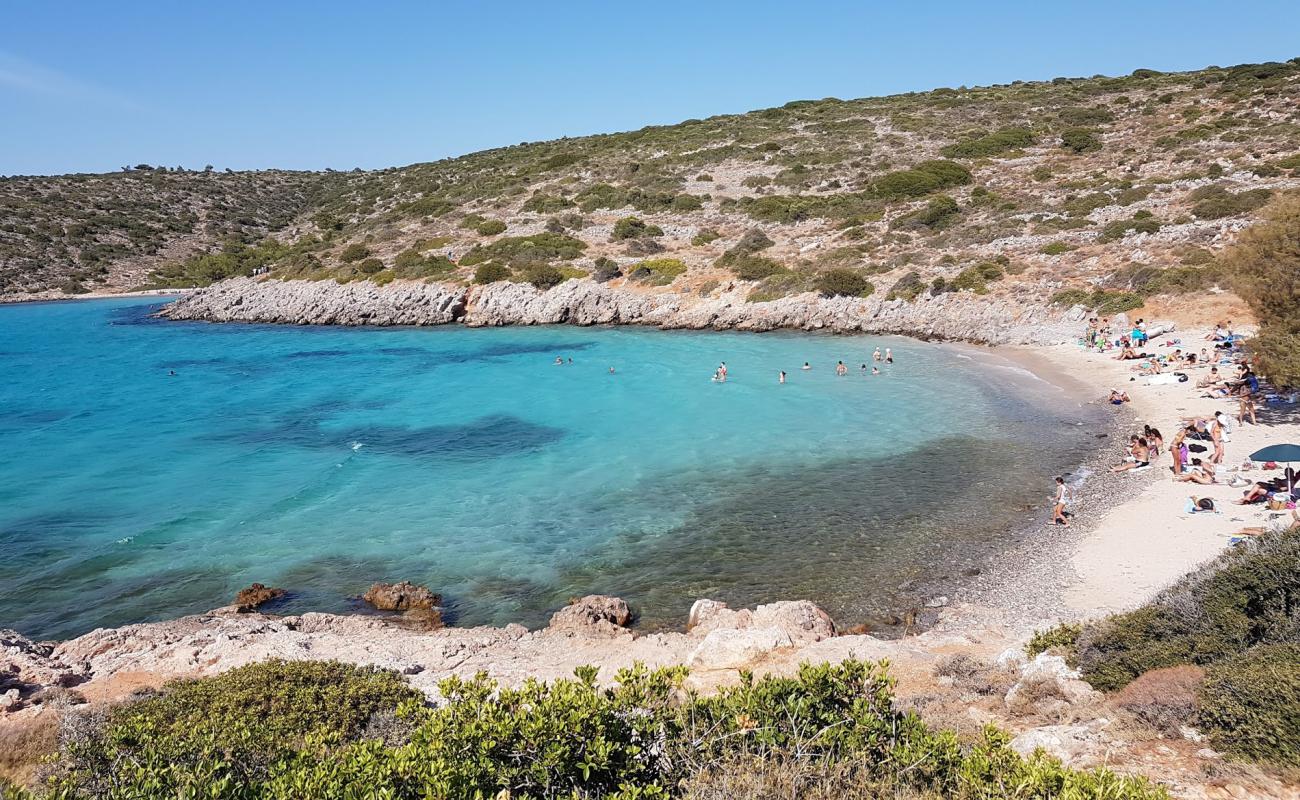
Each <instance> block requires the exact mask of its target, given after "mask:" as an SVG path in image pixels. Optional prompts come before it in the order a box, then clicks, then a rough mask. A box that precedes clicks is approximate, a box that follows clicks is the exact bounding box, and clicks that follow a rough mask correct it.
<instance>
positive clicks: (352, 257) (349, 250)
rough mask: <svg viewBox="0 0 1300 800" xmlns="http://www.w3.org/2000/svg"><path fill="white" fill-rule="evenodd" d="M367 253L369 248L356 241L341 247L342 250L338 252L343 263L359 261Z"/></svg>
mask: <svg viewBox="0 0 1300 800" xmlns="http://www.w3.org/2000/svg"><path fill="white" fill-rule="evenodd" d="M369 255H370V248H369V247H366V246H365V245H364V244H361V243H359V242H356V243H353V244H350V245H348V246H347V247H345V248H343V252H341V253H339V261H342V262H343V263H344V264H351V263H353V262H355V261H360V260H361V259H363V258H365V257H366V256H369Z"/></svg>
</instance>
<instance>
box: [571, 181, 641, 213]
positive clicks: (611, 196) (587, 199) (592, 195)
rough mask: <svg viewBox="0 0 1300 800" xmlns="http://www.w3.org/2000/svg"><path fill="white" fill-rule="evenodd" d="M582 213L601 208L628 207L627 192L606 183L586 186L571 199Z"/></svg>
mask: <svg viewBox="0 0 1300 800" xmlns="http://www.w3.org/2000/svg"><path fill="white" fill-rule="evenodd" d="M573 199H574V200H576V201H577V203H578V207H579V208H581V209H582V210H583V211H587V212H590V211H596V210H599V209H602V208H622V207H623V206H625V205H628V196H627V192H625V191H624V190H622V189H620V188H618V187H616V186H610V185H609V184H608V183H597V184H593V185H591V186H588V187H587V188H586V189H583V190H582V191H580V192H578V193H577V194H576V195H574V197H573Z"/></svg>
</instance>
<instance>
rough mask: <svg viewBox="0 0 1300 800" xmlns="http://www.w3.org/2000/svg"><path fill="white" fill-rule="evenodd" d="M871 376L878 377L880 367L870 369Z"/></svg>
mask: <svg viewBox="0 0 1300 800" xmlns="http://www.w3.org/2000/svg"><path fill="white" fill-rule="evenodd" d="M871 374H872V375H879V374H880V367H872V368H871Z"/></svg>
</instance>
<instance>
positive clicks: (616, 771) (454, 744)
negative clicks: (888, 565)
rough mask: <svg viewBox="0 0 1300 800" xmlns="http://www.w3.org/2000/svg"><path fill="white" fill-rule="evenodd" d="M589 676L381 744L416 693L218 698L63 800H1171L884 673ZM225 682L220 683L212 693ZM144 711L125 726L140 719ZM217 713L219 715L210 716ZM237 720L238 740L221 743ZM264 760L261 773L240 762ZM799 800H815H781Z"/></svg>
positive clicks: (110, 746) (116, 735)
mask: <svg viewBox="0 0 1300 800" xmlns="http://www.w3.org/2000/svg"><path fill="white" fill-rule="evenodd" d="M262 666H263V665H255V666H253V667H249V668H245V670H247V671H251V672H253V673H256V672H258V671H259V670H261V669H262ZM576 673H577V679H576V680H574V679H569V680H558V681H555V682H553V683H549V684H548V683H543V682H541V681H537V680H529V681H527V682H525V683H524V685H523V686H521V687H518V688H508V687H502V686H499V685H498V684H497V683H496V682H494V681H492V680H490V679H489V678H487V677H486V676H485V675H482V674H480V675H479V676H477V677H475V678H473V679H469V680H464V679H461V678H455V677H452V678H447V679H445V680H444V681H442V683H441V684H440V685H439V691H440V694H441V695H442V697H443V698H445V702H444V703H443V704H440V705H439V706H438V707H437V708H424V707H421V706H420V705H419V703H418V700H416V699H411V700H410V701H408V702H406V703H404V704H403V705H401V706H400V708H399V709H398V710H397V712H396V715H395V717H396V721H397V722H398V723H399V724H398V726H397V727H398V730H397V731H395V732H394V734H393V735H389V736H387V737H383V736H379V735H366V734H365V733H364V731H365V729H364V728H363V727H362V725H364V722H363V721H362V717H363V716H364V715H367V714H368V715H369V716H368V718H374V717H375V716H376V715H377V714H379V715H382V714H385V713H390V712H388V709H389V708H391V706H392V703H393V702H398V701H400V700H401V699H402V696H405V693H410V692H411V690H410V689H407V688H405V687H400V689H399V688H398V687H393V688H392V689H391V690H387V691H386V690H384V689H381V690H380V691H377V692H375V694H376V696H382V697H383V699H382V700H378V701H375V702H369V703H363V702H361V701H359V700H358V698H357V697H355V696H354V695H352V694H351V693H350V692H348V691H347V689H348V688H351V686H352V683H351V681H350V680H349V679H346V678H345V679H344V682H345V687H346V688H335V687H328V686H314V687H313V691H314V692H315V694H312V693H305V696H304V697H301V698H298V697H294V698H293V699H295V700H301V701H305V703H306V704H307V706H308V707H307V709H306V711H305V712H304V711H303V710H302V709H301V708H300V707H299V703H297V702H294V703H290V704H288V705H270V706H267V705H265V704H261V703H259V702H257V701H258V700H260V699H261V698H260V697H258V696H254V697H253V698H252V699H253V701H254V703H253V704H252V706H251V707H249V708H248V709H247V710H246V711H244V712H243V713H240V709H239V708H238V703H239V701H241V700H242V699H244V697H245V696H243V695H241V696H239V697H236V698H235V701H236V702H235V703H222V702H221V699H220V698H219V697H216V696H213V695H212V694H209V695H208V696H207V697H204V698H199V699H197V700H196V701H195V702H193V703H190V704H188V705H187V707H185V708H184V709H183V710H184V712H185V713H184V716H183V717H182V718H181V719H177V720H168V719H166V718H160V717H158V716H156V715H155V716H152V717H149V718H148V719H149V720H150V722H149V724H156V727H154V728H152V729H150V728H148V724H145V723H141V724H139V725H137V726H134V727H133V726H132V725H130V724H126V725H122V724H119V725H115V726H114V727H113V728H111V732H110V734H109V735H108V736H103V737H99V738H98V739H96V740H95V742H96V745H94V746H91V747H90V750H91V751H92V752H93V753H95V754H97V755H100V756H101V757H115V756H119V755H120V756H123V757H121V758H119V759H118V760H115V761H102V760H101V761H78V760H77V759H76V758H75V757H74V758H69V759H68V761H69V763H70V764H71V767H70V768H65V770H64V771H63V773H62V774H61V776H60V777H59V778H58V779H57V781H56V784H55V786H54V796H55V797H59V798H65V797H73V796H83V795H86V794H91V795H108V794H110V790H109V788H108V787H109V786H111V796H114V797H140V798H149V797H164V796H168V797H177V796H180V797H195V796H213V797H216V796H220V797H258V798H265V799H266V800H289V799H290V798H304V797H386V798H393V800H406V799H407V798H410V799H411V800H415V798H425V797H456V798H459V797H480V798H489V797H504V796H506V795H509V796H510V797H517V798H521V800H523V799H524V798H568V797H573V798H577V797H592V798H594V797H604V798H610V800H667V798H669V797H673V796H682V797H696V798H699V797H701V795H700V794H699V792H702V791H709V790H710V787H713V789H712V791H721V794H720V795H717V794H715V795H705V796H710V797H718V796H720V797H728V798H729V797H733V796H745V797H754V796H756V794H755V791H756V790H759V789H761V788H762V787H763V786H764V785H766V784H767V783H768V781H767V780H766V776H761V777H756V778H755V779H754V780H752V781H751V782H750V783H749V784H747V785H744V784H738V783H735V782H734V781H735V780H737V779H740V778H742V777H743V775H744V774H745V770H746V769H748V770H750V771H751V774H752V771H755V770H768V769H770V768H772V767H774V766H778V765H789V764H797V765H799V767H800V768H802V769H804V770H806V771H807V774H808V775H809V777H812V776H814V775H820V776H822V777H821V778H820V779H819V780H822V781H825V780H831V779H832V778H831V776H835V777H834V778H833V780H835V781H836V783H835V785H830V786H826V789H827V790H828V791H829V794H828V795H826V796H827V797H836V798H841V797H862V798H868V797H870V798H876V797H896V796H902V797H944V798H952V799H953V800H986V799H987V798H991V797H998V798H1004V799H1006V800H1031V798H1042V797H1077V798H1118V797H1123V798H1127V799H1128V800H1157V799H1158V798H1166V797H1167V795H1166V793H1165V792H1164V791H1163V790H1161V789H1159V788H1157V787H1152V786H1150V785H1149V784H1148V783H1147V782H1146V781H1145V780H1143V779H1140V778H1123V777H1118V776H1116V775H1114V774H1112V773H1110V772H1107V771H1105V770H1097V771H1091V772H1082V771H1075V770H1070V769H1066V768H1065V767H1063V766H1062V765H1061V763H1060V762H1059V761H1057V760H1056V759H1053V758H1050V757H1048V756H1046V755H1044V754H1042V753H1041V752H1040V753H1037V754H1035V755H1033V756H1031V757H1029V758H1022V757H1021V756H1019V755H1017V754H1016V753H1015V751H1013V750H1012V749H1011V748H1010V747H1009V741H1010V740H1009V737H1008V736H1007V735H1006V734H1004V733H1001V732H999V731H997V730H996V729H993V728H987V729H985V731H984V735H983V736H982V737H981V739H980V741H978V742H976V743H975V744H973V745H972V746H970V747H963V746H962V745H961V744H960V743H959V742H958V740H957V738H956V736H954V735H953V734H951V733H946V732H935V731H932V730H930V729H929V728H928V727H926V725H925V724H924V723H923V722H922V721H921V720H920V719H919V718H918V717H917V716H916V715H915V714H913V713H910V712H904V711H901V710H899V709H898V708H897V707H896V706H895V704H894V699H893V683H892V681H891V680H890V679H889V678H888V677H887V676H886V675H885V672H884V669H883V667H882V666H881V665H877V664H871V663H864V662H861V661H854V660H849V661H845V662H843V663H841V664H834V665H831V664H826V665H820V666H811V665H806V664H805V665H803V666H801V667H800V668H799V671H798V674H797V675H796V676H795V677H790V678H779V677H764V678H762V679H757V680H756V679H754V678H753V677H752V676H750V675H743V676H742V680H741V683H740V684H739V685H736V686H731V687H726V688H723V689H721V690H720V691H719V692H718V693H717V694H715V695H711V696H708V697H701V696H699V695H696V694H694V693H689V692H684V691H683V690H682V688H681V685H682V680H683V678H684V677H685V674H686V673H685V669H683V668H680V667H678V668H669V669H660V670H654V671H651V670H648V669H645V668H644V667H640V666H638V667H634V668H632V669H625V670H621V671H620V672H619V673H618V674H617V675H616V676H615V684H614V685H613V686H611V687H609V688H600V687H598V686H597V685H596V684H595V675H596V669H595V668H594V667H584V668H580V669H578V670H577V671H576ZM381 674H384V673H381ZM213 680H220V679H219V678H218V679H207V681H213ZM388 680H397V681H398V682H399V683H400V679H396V678H395V676H391V677H390V678H388ZM207 681H201V682H199V683H200V684H203V683H205V682H207ZM330 700H334V701H335V703H334V704H329V703H328V701H330ZM322 701H326V704H325V705H323V706H322ZM145 702H146V703H149V702H151V701H145ZM138 705H140V704H135V705H129V706H126V707H124V709H123V710H121V711H119V712H115V713H118V714H123V715H126V716H128V717H132V715H135V714H136V713H137V706H138ZM208 705H212V706H213V707H214V711H215V713H213V714H205V713H202V712H203V711H204V710H205V709H206V707H207V706H208ZM333 705H339V706H341V709H336V708H334V707H333ZM232 706H234V707H232ZM388 719H389V720H392V719H393V717H392V716H389V717H388ZM222 721H227V722H233V726H232V727H231V728H230V729H229V730H228V731H227V730H223V728H222V727H221V726H220V725H219V724H218V723H220V722H222ZM186 723H189V724H186ZM146 730H147V731H148V736H147V746H145V747H143V748H139V749H130V750H126V749H125V748H136V747H137V745H138V744H139V743H140V741H141V739H140V735H141V734H142V733H144V732H145V731H146ZM250 734H251V735H252V736H251V738H250ZM363 735H364V740H359V737H361V736H363ZM227 745H230V746H229V747H227ZM250 750H251V751H256V754H257V756H258V758H257V763H255V764H249V763H247V762H245V761H243V760H241V759H243V758H244V757H245V756H246V755H247V754H248V751H250ZM169 756H176V758H174V759H169ZM65 758H67V757H66V756H65ZM245 767H247V768H245ZM91 769H98V770H99V771H97V772H92V771H90V770H91ZM720 775H726V776H729V780H732V781H733V782H732V783H731V784H730V788H726V789H719V788H718V787H719V784H718V783H717V781H718V780H719V776H720ZM100 789H103V791H100ZM792 795H794V796H809V795H807V794H806V793H802V792H787V793H786V794H785V795H783V796H792ZM757 796H761V795H757Z"/></svg>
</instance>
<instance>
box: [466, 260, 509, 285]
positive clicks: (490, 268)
mask: <svg viewBox="0 0 1300 800" xmlns="http://www.w3.org/2000/svg"><path fill="white" fill-rule="evenodd" d="M511 274H512V273H511V271H510V268H509V267H507V266H505V265H504V264H498V263H496V262H495V261H492V262H488V263H487V264H483V265H482V266H480V267H479V268H478V269H476V270H474V282H475V283H496V282H497V281H504V280H509V279H510V276H511Z"/></svg>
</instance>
